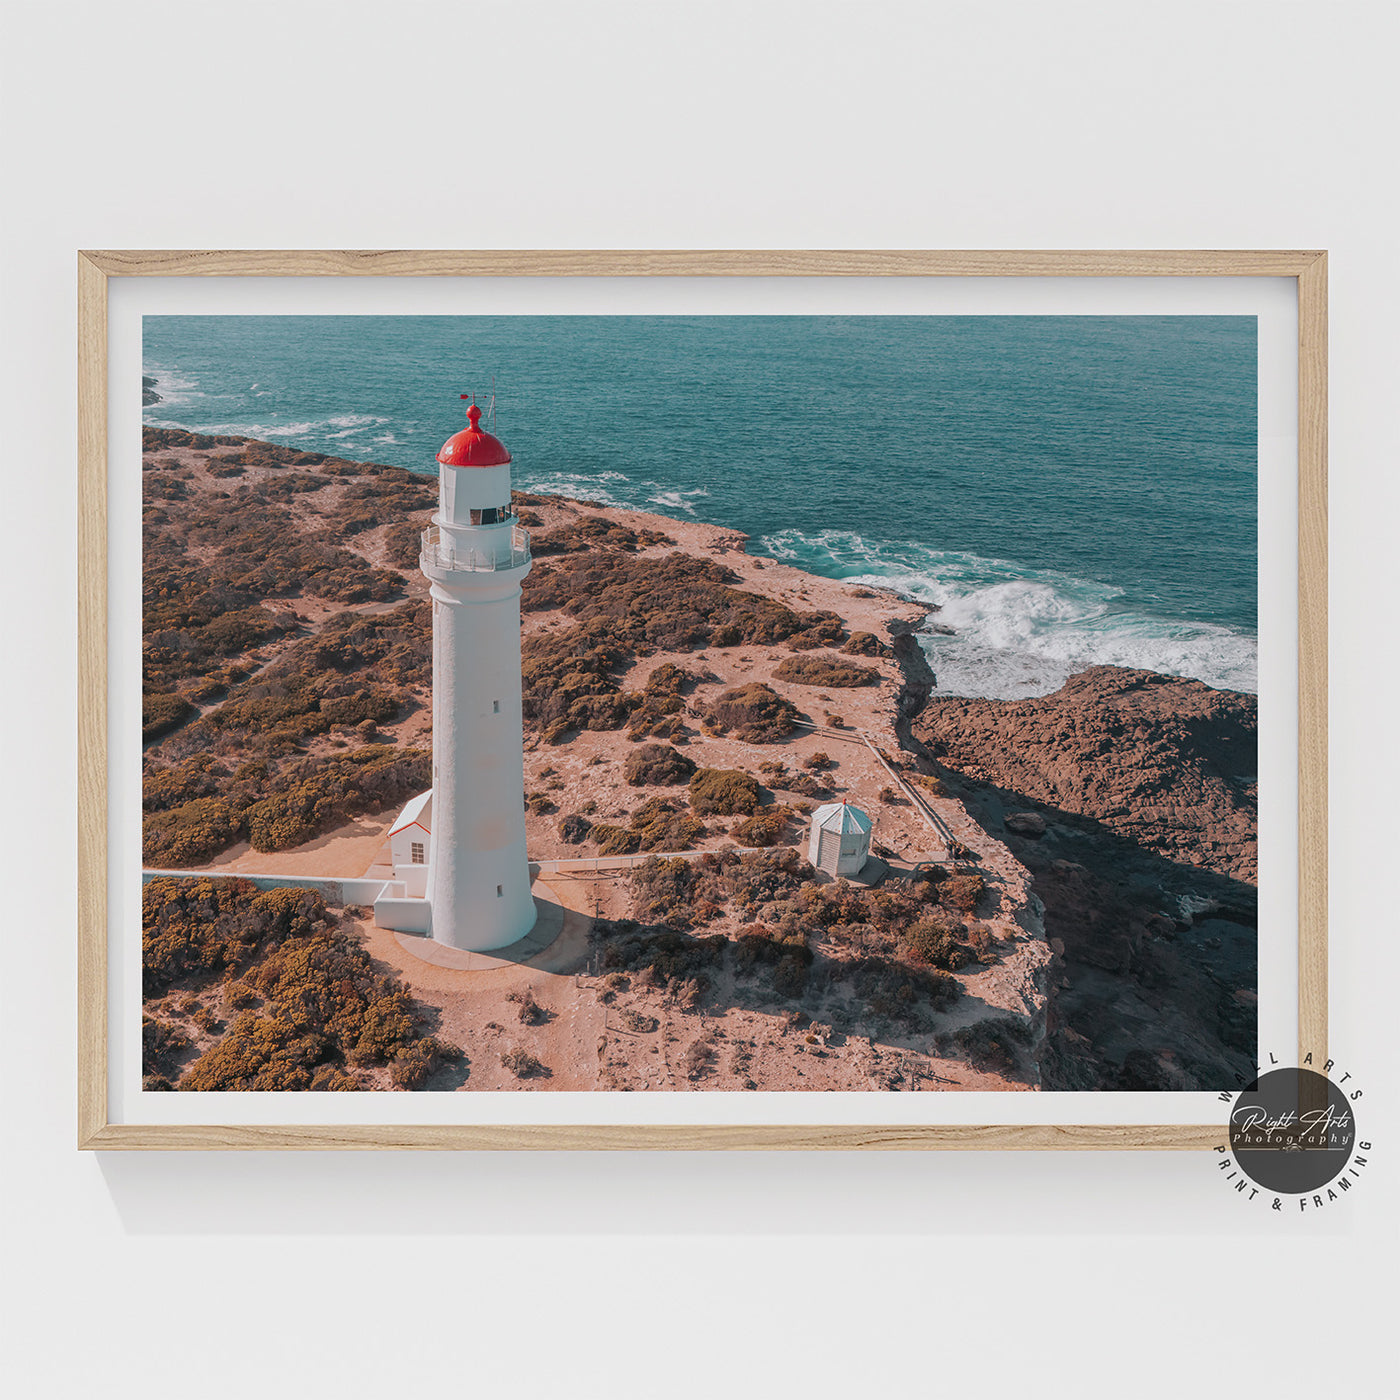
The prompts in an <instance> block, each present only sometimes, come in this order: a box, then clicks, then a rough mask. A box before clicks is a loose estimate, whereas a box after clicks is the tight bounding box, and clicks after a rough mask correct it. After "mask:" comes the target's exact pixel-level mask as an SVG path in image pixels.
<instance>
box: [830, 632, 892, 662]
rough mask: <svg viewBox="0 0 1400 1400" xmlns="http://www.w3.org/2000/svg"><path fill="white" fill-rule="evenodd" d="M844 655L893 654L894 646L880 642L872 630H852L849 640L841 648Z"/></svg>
mask: <svg viewBox="0 0 1400 1400" xmlns="http://www.w3.org/2000/svg"><path fill="white" fill-rule="evenodd" d="M841 651H842V654H843V655H845V656H893V655H894V648H893V647H892V646H890V645H889V643H888V642H882V641H881V640H880V639H879V637H877V636H876V635H875V634H874V633H873V632H852V633H851V638H850V640H849V641H848V642H847V643H846V645H845V646H843V647H842V648H841Z"/></svg>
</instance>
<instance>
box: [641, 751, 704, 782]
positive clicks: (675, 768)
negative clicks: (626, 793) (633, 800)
mask: <svg viewBox="0 0 1400 1400" xmlns="http://www.w3.org/2000/svg"><path fill="white" fill-rule="evenodd" d="M695 769H696V764H695V761H694V759H691V758H687V757H686V755H685V754H683V753H680V752H678V751H677V750H676V749H673V748H672V747H671V746H670V745H669V744H643V745H642V747H641V748H639V749H634V750H633V751H632V752H631V753H630V754H628V755H627V762H626V764H625V765H624V768H623V776H624V777H625V778H626V780H627V782H628V783H629V784H630V785H631V786H632V787H644V786H653V787H673V786H675V785H676V784H677V783H684V782H686V781H688V780H689V778H690V776H691V774H693V773H694V772H695Z"/></svg>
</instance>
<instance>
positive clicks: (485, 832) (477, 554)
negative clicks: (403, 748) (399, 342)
mask: <svg viewBox="0 0 1400 1400" xmlns="http://www.w3.org/2000/svg"><path fill="white" fill-rule="evenodd" d="M462 397H463V398H466V397H467V395H465V394H463V395H462ZM467 420H468V426H467V427H466V428H465V429H463V431H461V432H459V433H457V434H455V435H454V436H453V437H451V438H449V439H448V440H447V442H446V443H444V444H443V448H442V450H441V451H440V452H439V453H438V456H437V460H438V509H437V513H436V514H435V515H434V516H433V520H432V524H431V525H430V527H429V528H428V529H427V530H426V531H424V533H423V543H422V552H421V555H420V558H419V563H420V566H421V568H422V570H423V574H424V577H425V578H426V579H427V580H428V583H429V596H430V597H431V599H432V605H433V786H432V790H431V800H430V802H425V801H424V798H426V797H428V796H429V795H428V794H422V795H420V796H419V797H418V798H415V799H414V800H413V801H412V802H410V803H409V807H414V808H415V812H414V813H413V814H412V816H411V817H410V816H409V810H408V807H406V808H405V809H404V814H402V817H401V820H400V821H399V822H396V823H395V831H396V833H397V832H398V831H399V828H400V827H401V826H404V825H405V823H404V821H403V817H409V820H410V821H412V820H415V819H417V820H419V821H420V823H421V824H420V826H419V834H420V835H423V836H426V838H427V840H426V851H424V850H423V849H422V846H421V844H420V849H419V850H418V851H416V852H415V851H414V850H413V846H412V842H411V841H410V842H409V843H408V851H409V854H410V862H409V863H411V861H412V857H413V856H414V855H417V856H418V857H419V858H420V859H421V858H422V857H423V856H424V855H425V856H426V864H427V869H426V871H424V872H422V873H421V874H418V872H408V871H405V872H404V873H405V874H407V875H417V876H418V878H409V879H403V878H402V877H400V878H399V879H398V880H396V881H395V882H393V883H392V885H391V887H390V888H389V889H387V890H386V893H385V896H384V897H382V898H381V899H380V900H378V901H377V902H376V903H375V918H376V921H377V922H378V923H379V924H380V925H381V926H383V927H386V928H396V929H403V930H412V931H415V932H428V933H430V934H431V936H432V938H433V939H434V940H435V941H436V942H438V943H444V944H446V945H448V946H449V947H452V948H461V949H467V950H472V951H482V950H486V949H491V948H503V947H506V946H507V945H509V944H511V943H514V942H516V941H518V940H519V939H521V938H523V937H524V936H525V935H526V934H527V933H529V932H530V929H531V928H532V927H533V926H534V922H535V904H534V899H533V898H532V896H531V893H530V870H529V863H528V860H527V857H526V853H525V810H524V790H525V774H524V750H523V744H522V722H521V686H520V585H521V582H522V581H523V580H524V578H525V576H526V575H527V574H528V573H529V572H530V537H529V535H528V534H527V533H526V531H525V530H524V529H523V528H521V526H520V524H519V523H518V521H517V520H516V518H515V513H514V511H513V509H512V507H511V498H510V460H511V459H510V453H509V452H507V451H506V449H505V447H504V446H503V445H502V443H501V442H500V441H499V440H498V439H497V438H496V437H494V436H493V435H492V434H491V433H488V432H485V431H483V430H482V428H481V410H480V409H479V408H478V407H477V406H476V403H475V402H473V403H472V404H471V406H470V407H469V408H468V409H467ZM425 809H426V810H427V811H430V812H431V814H432V816H431V821H430V823H426V822H421V817H422V814H423V812H424V810H425ZM429 825H430V827H431V830H427V829H425V828H426V827H427V826H429ZM405 830H407V827H405ZM399 854H400V853H399V852H398V851H397V850H396V851H395V874H396V876H398V875H399ZM395 886H396V888H395ZM415 887H416V888H417V889H422V890H425V891H426V894H424V895H423V896H421V897H415Z"/></svg>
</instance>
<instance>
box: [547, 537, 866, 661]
mask: <svg viewBox="0 0 1400 1400" xmlns="http://www.w3.org/2000/svg"><path fill="white" fill-rule="evenodd" d="M737 581H738V576H737V575H736V574H735V573H734V572H733V570H731V569H728V568H726V567H724V566H723V565H722V564H720V563H718V562H717V561H715V560H713V559H701V558H696V557H695V556H692V555H687V554H680V553H673V554H666V555H659V556H658V555H650V556H635V555H630V554H627V553H623V552H619V551H615V550H606V549H605V550H598V551H582V552H579V553H576V554H568V555H565V556H563V557H560V558H557V559H553V560H551V561H550V567H548V568H547V569H543V568H542V569H538V570H536V571H535V572H534V573H533V574H531V576H530V577H529V578H528V579H526V581H525V583H524V585H523V588H524V597H523V599H522V602H521V606H522V608H523V609H524V610H525V611H526V612H547V611H552V610H554V609H556V608H557V609H562V610H563V611H564V612H566V613H567V614H568V615H570V616H571V617H573V618H575V619H576V620H577V621H579V622H586V621H589V620H591V619H599V620H601V619H609V620H612V621H613V622H615V623H616V624H617V625H618V627H619V629H620V630H619V635H622V636H625V638H626V640H627V642H628V645H629V646H630V647H631V648H632V649H633V650H634V651H635V652H636V654H638V655H644V654H646V652H648V651H656V650H665V651H694V650H698V649H699V648H701V647H704V646H708V645H714V646H736V645H738V644H740V643H741V642H743V643H759V644H772V643H774V642H778V641H783V640H785V639H787V638H790V637H792V636H794V635H796V634H798V633H803V632H807V631H811V630H812V629H816V630H817V631H830V629H831V627H832V625H833V622H834V624H835V626H836V627H837V628H838V629H839V627H840V619H839V618H836V617H835V614H830V613H805V614H804V613H796V612H794V611H793V610H792V609H791V608H788V607H786V606H785V605H784V604H782V603H780V602H778V601H777V600H776V599H772V598H767V597H764V596H763V595H761V594H757V593H750V592H747V591H745V590H743V589H739V588H735V587H733V586H732V585H733V584H734V583H736V582H737Z"/></svg>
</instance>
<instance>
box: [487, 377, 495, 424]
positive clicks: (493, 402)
mask: <svg viewBox="0 0 1400 1400" xmlns="http://www.w3.org/2000/svg"><path fill="white" fill-rule="evenodd" d="M488 412H489V413H490V415H491V431H492V432H493V433H494V432H495V431H496V376H495V375H494V374H493V375H492V376H491V407H490V409H489V410H488Z"/></svg>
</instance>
